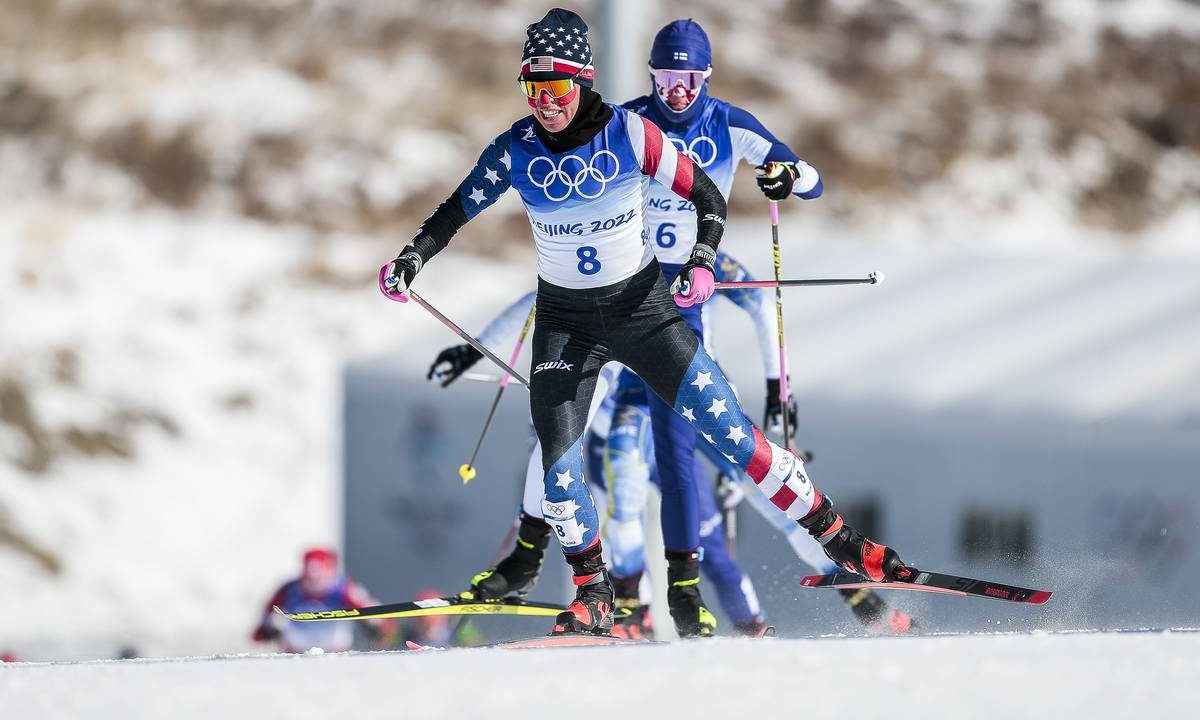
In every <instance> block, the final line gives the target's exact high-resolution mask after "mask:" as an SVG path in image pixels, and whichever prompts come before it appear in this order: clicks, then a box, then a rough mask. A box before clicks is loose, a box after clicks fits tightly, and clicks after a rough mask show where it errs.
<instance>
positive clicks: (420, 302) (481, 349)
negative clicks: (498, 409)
mask: <svg viewBox="0 0 1200 720" xmlns="http://www.w3.org/2000/svg"><path fill="white" fill-rule="evenodd" d="M405 292H407V293H408V296H409V297H410V298H412V299H413V300H416V301H417V304H418V305H420V306H421V307H423V308H425V309H426V310H428V311H429V314H430V315H432V316H434V317H435V318H437V319H438V320H439V321H440V322H441V323H442V324H443V325H445V326H446V327H448V328H450V330H451V331H453V332H454V334H455V335H458V336H459V337H460V338H462V339H463V340H465V341H466V342H467V344H468V345H470V346H471V347H473V348H475V349H476V350H478V351H479V352H481V353H483V354H484V356H485V357H487V359H488V360H491V361H492V362H494V363H496V365H498V366H499V367H500V368H501V369H502V370H504V371H506V372H507V373H508V374H509V375H512V376H513V377H514V378H516V380H517V382H519V383H521V384H522V385H524V386H525V387H529V381H528V380H526V379H525V376H524V375H522V374H521V373H519V372H517V371H516V370H513V369H512V368H511V367H509V365H508V363H506V362H504V361H503V360H501V359H500V358H498V357H496V354H495V353H493V352H492V351H491V350H488V349H487V348H486V347H484V346H483V343H481V342H479V341H478V340H476V339H475V338H473V337H471V336H470V335H469V334H468V333H467V332H466V331H465V330H463V329H462V328H460V327H459V326H457V325H455V324H454V323H453V322H452V321H451V320H450V318H448V317H446V316H445V315H443V314H441V313H440V312H438V311H437V308H435V307H434V306H432V305H430V304H429V303H428V302H426V301H425V298H423V297H421V296H420V295H418V294H417V293H415V292H413V289H412V288H409V289H408V290H406V291H405Z"/></svg>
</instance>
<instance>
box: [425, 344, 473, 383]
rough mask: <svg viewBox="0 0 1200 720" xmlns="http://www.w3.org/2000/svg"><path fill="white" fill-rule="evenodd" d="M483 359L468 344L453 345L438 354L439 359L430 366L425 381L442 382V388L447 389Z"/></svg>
mask: <svg viewBox="0 0 1200 720" xmlns="http://www.w3.org/2000/svg"><path fill="white" fill-rule="evenodd" d="M482 357H483V353H481V352H479V351H478V350H476V349H475V348H474V347H472V346H470V345H468V344H467V343H463V344H462V345H452V346H450V347H448V348H446V349H445V350H443V351H441V352H440V353H438V356H437V359H436V360H434V361H433V364H432V365H430V366H429V372H428V373H427V374H426V375H425V379H426V380H432V381H433V382H440V383H441V384H442V387H446V386H447V385H449V384H450V383H452V382H454V381H455V380H457V379H458V378H459V377H460V376H461V375H462V374H463V373H465V372H466V371H467V369H468V368H470V367H471V366H472V365H474V364H475V363H477V362H479V359H480V358H482Z"/></svg>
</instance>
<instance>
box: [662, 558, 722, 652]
mask: <svg viewBox="0 0 1200 720" xmlns="http://www.w3.org/2000/svg"><path fill="white" fill-rule="evenodd" d="M667 606H668V607H669V608H670V610H671V620H673V621H674V622H675V632H677V633H679V637H681V638H697V637H712V635H713V634H714V633H716V631H717V619H716V618H715V617H713V614H712V613H711V612H709V611H708V608H706V607H704V598H702V597H700V553H698V552H695V551H694V550H693V551H688V550H668V551H667Z"/></svg>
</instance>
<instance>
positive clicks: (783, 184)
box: [754, 162, 800, 200]
mask: <svg viewBox="0 0 1200 720" xmlns="http://www.w3.org/2000/svg"><path fill="white" fill-rule="evenodd" d="M754 170H755V178H754V179H755V181H756V182H757V183H758V189H759V190H762V192H763V195H766V196H767V198H768V199H770V200H787V198H788V196H789V195H791V194H792V185H794V184H795V182H796V178H798V177H800V171H799V170H797V169H796V166H795V164H793V163H790V162H772V163H767V164H766V165H759V166H758V167H757V168H755V169H754Z"/></svg>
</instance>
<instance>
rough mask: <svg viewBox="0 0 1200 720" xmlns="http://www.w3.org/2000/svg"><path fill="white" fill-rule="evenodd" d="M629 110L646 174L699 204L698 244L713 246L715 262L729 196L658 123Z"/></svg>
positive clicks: (630, 125) (632, 137) (635, 147)
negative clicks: (723, 193) (676, 144)
mask: <svg viewBox="0 0 1200 720" xmlns="http://www.w3.org/2000/svg"><path fill="white" fill-rule="evenodd" d="M626 112H627V116H626V122H625V127H626V131H627V132H628V134H629V144H630V145H631V146H632V147H633V154H634V156H635V157H636V158H637V161H638V164H640V165H641V168H642V174H643V175H647V176H649V177H651V178H654V179H655V180H656V181H658V183H659V184H661V185H662V186H663V187H669V188H671V192H673V193H675V194H676V195H678V196H679V197H681V198H683V199H684V200H690V201H691V202H692V204H693V205H694V206H695V207H696V245H707V246H708V247H709V248H711V249H712V251H713V252H712V254H709V255H708V258H709V260H710V261H711V260H712V258H713V255H715V254H716V249H717V245H719V244H720V242H721V234H722V233H724V232H725V215H726V213H727V211H728V208H727V207H726V204H725V196H724V195H722V194H721V191H720V189H718V188H717V186H716V184H715V183H714V182H713V181H712V179H711V178H709V177H708V175H705V174H704V171H703V170H701V169H700V168H699V167H697V166H696V165H695V163H693V162H692V161H691V160H690V159H689V158H688V157H686V156H685V155H682V154H680V152H679V149H678V148H676V147H675V145H674V144H672V143H671V141H670V139H668V138H667V136H666V135H664V134H663V131H662V130H660V129H659V128H658V126H657V125H655V124H654V123H653V122H652V121H650V120H649V119H647V118H645V117H642V116H641V115H636V114H634V113H632V112H628V111H626Z"/></svg>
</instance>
